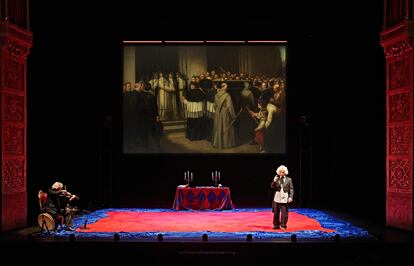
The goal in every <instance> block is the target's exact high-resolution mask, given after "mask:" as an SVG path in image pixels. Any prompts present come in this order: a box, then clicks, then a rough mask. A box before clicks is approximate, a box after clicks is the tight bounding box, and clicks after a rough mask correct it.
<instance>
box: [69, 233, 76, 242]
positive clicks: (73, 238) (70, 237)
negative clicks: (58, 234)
mask: <svg viewBox="0 0 414 266" xmlns="http://www.w3.org/2000/svg"><path fill="white" fill-rule="evenodd" d="M75 239H76V238H75V235H74V234H70V235H69V241H70V242H74V241H75Z"/></svg>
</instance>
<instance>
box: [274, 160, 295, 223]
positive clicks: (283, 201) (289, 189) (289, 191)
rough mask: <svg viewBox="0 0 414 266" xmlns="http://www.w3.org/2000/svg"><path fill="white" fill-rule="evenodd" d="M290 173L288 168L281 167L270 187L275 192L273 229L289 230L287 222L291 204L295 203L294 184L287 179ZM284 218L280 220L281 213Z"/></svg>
mask: <svg viewBox="0 0 414 266" xmlns="http://www.w3.org/2000/svg"><path fill="white" fill-rule="evenodd" d="M288 173H289V171H288V169H287V167H286V166H284V165H281V166H279V167H278V168H277V170H276V176H275V177H274V179H273V182H272V183H271V184H270V187H271V188H273V190H274V191H275V195H274V197H273V204H272V212H273V229H279V227H280V229H282V230H283V231H284V230H286V228H287V222H288V218H289V204H290V203H291V202H292V201H293V183H292V179H291V178H290V177H287V174H288ZM281 212H282V217H281V218H280V213H281Z"/></svg>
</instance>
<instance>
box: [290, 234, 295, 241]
mask: <svg viewBox="0 0 414 266" xmlns="http://www.w3.org/2000/svg"><path fill="white" fill-rule="evenodd" d="M290 240H291V241H292V242H296V241H297V238H296V234H292V235H291V236H290Z"/></svg>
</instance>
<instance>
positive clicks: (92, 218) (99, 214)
mask: <svg viewBox="0 0 414 266" xmlns="http://www.w3.org/2000/svg"><path fill="white" fill-rule="evenodd" d="M109 211H111V212H118V211H119V212H125V211H129V212H171V211H173V210H171V209H137V208H134V209H130V208H128V209H127V208H125V209H102V210H97V211H94V212H92V213H90V214H84V215H80V216H77V217H75V218H74V226H73V227H74V228H75V229H76V228H82V227H83V226H84V223H85V220H87V223H88V224H92V223H95V222H96V221H98V220H99V219H101V218H104V217H107V212H109ZM258 211H270V209H269V208H255V209H234V210H226V211H222V212H258ZM190 212H191V211H190ZM203 212H205V211H203ZM290 212H296V213H298V214H302V215H306V216H308V217H310V218H313V219H316V220H317V221H318V222H319V223H320V224H321V225H322V227H324V228H328V229H334V230H336V232H333V233H327V232H322V231H313V230H312V231H311V230H309V231H307V230H304V231H297V232H294V234H295V235H296V236H297V240H298V241H300V240H301V239H306V240H328V239H333V238H334V236H335V235H336V234H339V235H340V238H341V239H345V240H373V239H374V237H373V236H372V235H370V234H369V233H368V231H366V230H364V229H363V228H359V227H356V226H354V225H352V224H351V223H350V222H347V221H344V220H340V219H337V218H335V217H333V216H332V215H329V214H327V213H325V212H323V211H320V210H314V209H307V208H298V209H293V208H292V209H290ZM114 233H115V232H113V233H107V232H105V233H95V232H76V231H74V232H71V231H64V230H60V231H59V230H58V231H57V232H53V233H52V234H53V235H54V236H56V237H68V236H69V235H70V234H74V235H75V237H76V238H79V239H112V238H113V236H114ZM117 233H118V234H119V236H120V238H121V240H122V239H128V240H154V239H157V235H158V234H159V233H162V235H163V237H164V239H165V240H168V239H171V240H186V239H188V240H193V239H200V241H201V236H202V235H203V234H208V237H209V240H215V239H217V240H229V241H232V240H234V241H240V240H243V241H245V239H246V236H247V235H248V234H251V235H252V237H253V240H254V239H257V240H263V241H268V240H276V239H290V237H291V235H292V234H293V233H292V232H286V233H280V232H278V233H276V232H262V231H256V232H232V233H227V232H226V233H220V232H210V231H198V232H134V233H131V232H117Z"/></svg>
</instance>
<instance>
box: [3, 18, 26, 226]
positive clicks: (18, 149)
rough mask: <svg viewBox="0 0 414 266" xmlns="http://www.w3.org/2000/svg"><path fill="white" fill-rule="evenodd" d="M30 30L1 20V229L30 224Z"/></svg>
mask: <svg viewBox="0 0 414 266" xmlns="http://www.w3.org/2000/svg"><path fill="white" fill-rule="evenodd" d="M31 46H32V34H31V32H30V31H27V30H24V29H21V28H19V27H18V26H16V25H14V24H12V23H10V22H0V76H1V77H2V78H1V83H0V88H1V97H0V99H1V109H0V117H1V197H2V198H1V230H2V231H4V230H9V229H14V228H20V227H24V226H26V224H27V200H26V199H27V191H26V161H27V157H26V138H27V137H26V126H27V123H26V61H27V56H28V55H29V51H30V47H31Z"/></svg>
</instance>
